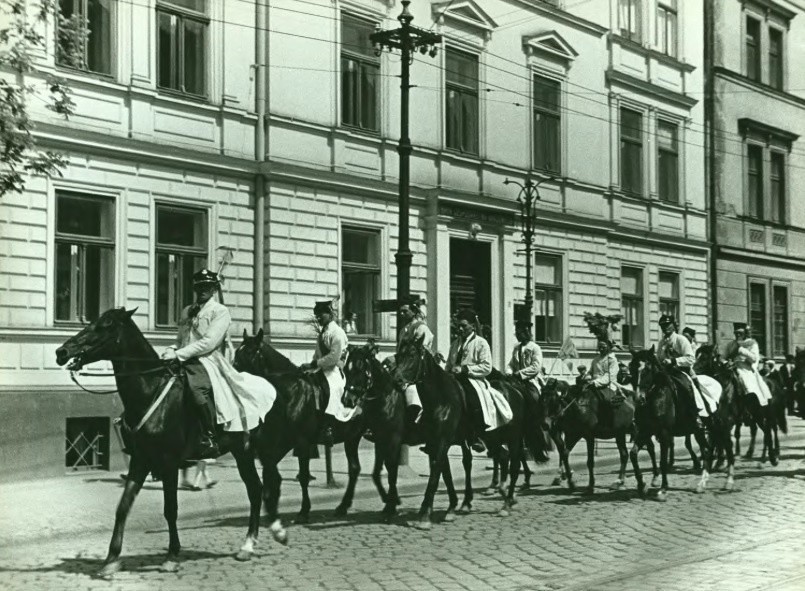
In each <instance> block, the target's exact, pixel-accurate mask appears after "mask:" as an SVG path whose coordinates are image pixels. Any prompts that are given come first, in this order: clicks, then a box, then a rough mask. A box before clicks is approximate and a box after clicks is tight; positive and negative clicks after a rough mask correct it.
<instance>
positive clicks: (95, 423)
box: [64, 417, 109, 472]
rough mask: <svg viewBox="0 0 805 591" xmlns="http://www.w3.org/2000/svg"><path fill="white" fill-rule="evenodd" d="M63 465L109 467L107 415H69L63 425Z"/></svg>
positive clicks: (87, 467)
mask: <svg viewBox="0 0 805 591" xmlns="http://www.w3.org/2000/svg"><path fill="white" fill-rule="evenodd" d="M64 433H65V441H64V467H65V468H68V469H69V470H71V471H73V472H77V471H79V470H108V469H109V417H70V418H67V419H65V425H64Z"/></svg>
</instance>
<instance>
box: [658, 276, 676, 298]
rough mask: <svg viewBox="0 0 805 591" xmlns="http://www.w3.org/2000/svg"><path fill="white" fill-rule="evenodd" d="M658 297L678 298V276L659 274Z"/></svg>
mask: <svg viewBox="0 0 805 591" xmlns="http://www.w3.org/2000/svg"><path fill="white" fill-rule="evenodd" d="M659 287H660V297H661V298H671V299H678V298H679V275H677V274H676V273H666V272H664V271H661V272H660V286H659Z"/></svg>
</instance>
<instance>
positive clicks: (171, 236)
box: [157, 207, 207, 248]
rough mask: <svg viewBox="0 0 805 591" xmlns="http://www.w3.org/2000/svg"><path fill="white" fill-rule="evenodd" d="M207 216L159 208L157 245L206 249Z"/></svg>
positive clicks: (196, 212)
mask: <svg viewBox="0 0 805 591" xmlns="http://www.w3.org/2000/svg"><path fill="white" fill-rule="evenodd" d="M206 234H207V232H206V215H205V214H204V212H202V211H182V210H179V209H173V208H166V207H158V208H157V245H158V246H166V245H171V244H173V245H177V246H188V247H197V248H205V247H206V242H207V239H206Z"/></svg>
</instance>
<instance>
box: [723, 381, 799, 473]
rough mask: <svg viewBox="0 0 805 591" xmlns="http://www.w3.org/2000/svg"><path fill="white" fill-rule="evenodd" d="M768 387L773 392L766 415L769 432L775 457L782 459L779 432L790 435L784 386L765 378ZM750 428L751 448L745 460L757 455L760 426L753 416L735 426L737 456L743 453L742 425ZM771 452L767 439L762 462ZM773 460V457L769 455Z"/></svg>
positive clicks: (764, 444) (747, 451) (761, 456)
mask: <svg viewBox="0 0 805 591" xmlns="http://www.w3.org/2000/svg"><path fill="white" fill-rule="evenodd" d="M763 380H765V382H766V385H767V386H768V388H769V391H770V392H771V400H769V404H768V412H767V415H766V418H767V421H768V426H769V430H770V431H771V442H772V446H773V447H774V452H775V457H776V458H779V457H780V438H779V431H782V432H783V433H786V434H787V433H788V418H787V417H786V397H785V391H784V390H783V385H782V384H781V383H780V381H779V380H776V379H774V378H769V377H768V376H763ZM742 424H743V425H748V426H749V447H748V448H747V450H746V453H745V454H744V456H743V457H744V458H746V459H747V460H750V459H752V458H753V457H754V455H755V439H756V437H757V431H758V425H757V423H756V422H755V421H754V420H753V419H752V417H751V416H748V415H747V416H745V417H744V420H743V421H742V422H739V423H737V424H736V425H735V455H739V454H740V453H741V451H740V450H741V425H742ZM767 451H770V450H769V448H768V447H767V445H766V442H765V439H764V442H763V450H762V451H761V455H760V461H761V462H765V461H766V452H767ZM769 458H770V459H771V455H769Z"/></svg>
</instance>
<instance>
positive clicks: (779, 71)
mask: <svg viewBox="0 0 805 591" xmlns="http://www.w3.org/2000/svg"><path fill="white" fill-rule="evenodd" d="M769 84H770V85H771V86H773V87H774V88H776V89H777V90H782V89H783V32H782V31H780V30H779V29H774V28H772V27H769Z"/></svg>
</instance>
